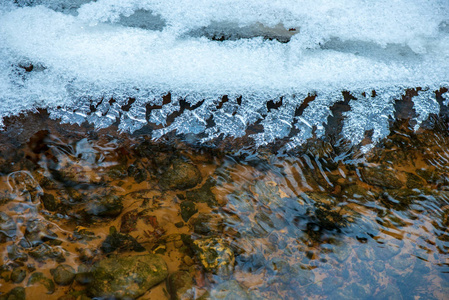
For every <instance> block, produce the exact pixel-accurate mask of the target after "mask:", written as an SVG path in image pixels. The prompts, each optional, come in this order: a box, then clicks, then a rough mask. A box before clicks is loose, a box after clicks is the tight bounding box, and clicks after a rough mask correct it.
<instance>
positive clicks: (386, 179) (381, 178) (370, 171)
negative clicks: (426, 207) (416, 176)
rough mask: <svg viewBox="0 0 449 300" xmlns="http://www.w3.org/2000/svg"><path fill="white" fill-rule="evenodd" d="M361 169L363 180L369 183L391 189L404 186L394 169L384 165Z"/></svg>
mask: <svg viewBox="0 0 449 300" xmlns="http://www.w3.org/2000/svg"><path fill="white" fill-rule="evenodd" d="M360 171H361V174H362V178H363V180H364V181H365V182H367V183H368V184H371V185H376V186H380V187H385V188H389V189H398V188H401V187H402V186H403V183H402V182H401V181H400V180H399V179H398V178H397V177H396V174H395V171H394V170H389V169H387V168H384V167H366V168H363V169H361V170H360Z"/></svg>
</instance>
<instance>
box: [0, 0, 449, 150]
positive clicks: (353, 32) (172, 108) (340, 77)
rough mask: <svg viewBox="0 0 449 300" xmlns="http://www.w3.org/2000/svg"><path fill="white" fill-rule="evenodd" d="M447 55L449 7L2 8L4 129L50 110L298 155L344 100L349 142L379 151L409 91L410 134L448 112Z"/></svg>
mask: <svg viewBox="0 0 449 300" xmlns="http://www.w3.org/2000/svg"><path fill="white" fill-rule="evenodd" d="M448 58H449V2H448V1H446V0H396V1H391V0H377V1H370V0H341V1H331V0H304V1H301V3H298V1H296V0H279V1H252V0H245V1H243V0H215V1H204V0H165V1H156V0H97V1H90V0H3V1H2V2H1V3H0V120H2V119H3V118H4V117H8V116H12V115H17V114H19V113H21V112H25V111H33V110H35V109H37V108H46V109H48V110H49V111H50V113H51V117H53V118H60V119H61V121H62V122H66V123H77V124H81V123H83V122H86V121H87V122H90V123H93V124H94V125H95V126H96V127H97V128H104V127H108V126H110V125H112V124H116V123H118V126H119V129H120V130H122V131H128V132H134V131H135V130H138V129H140V128H142V127H143V126H144V125H146V124H147V123H148V122H149V123H154V124H156V125H159V126H160V129H157V130H154V131H153V132H152V135H153V137H154V138H160V137H162V136H164V135H165V134H167V133H169V132H172V131H174V132H176V133H178V134H195V135H199V138H200V139H201V140H202V141H208V140H213V139H215V138H218V137H242V136H245V135H247V134H248V128H249V127H250V126H252V125H258V126H260V127H261V128H263V130H262V131H261V132H258V133H254V134H252V133H250V134H249V136H250V137H252V138H253V139H254V141H255V144H256V145H257V146H261V145H266V144H269V143H273V142H275V141H276V140H277V139H285V138H287V139H289V142H288V143H287V146H286V147H287V149H291V148H294V147H297V146H299V145H302V144H303V143H304V142H305V141H306V140H307V139H309V138H311V137H321V136H323V135H324V133H325V126H326V124H327V120H328V117H329V116H331V109H330V108H331V106H332V105H334V104H335V103H337V102H339V101H342V100H343V97H342V91H349V92H350V93H351V95H352V96H353V97H354V98H356V99H353V100H351V101H350V102H349V105H350V107H351V109H350V110H349V111H348V112H346V113H345V114H344V117H345V120H344V124H343V129H342V134H343V136H344V137H345V138H347V139H348V140H350V141H352V142H353V143H354V144H358V143H360V142H362V140H364V139H365V136H366V133H367V131H370V132H372V133H371V136H370V138H371V141H372V142H373V143H376V142H378V141H379V140H380V139H382V138H383V137H385V136H386V135H387V134H388V133H389V123H390V120H391V119H392V118H394V102H395V100H400V99H401V97H402V95H403V94H404V93H405V90H406V89H408V88H417V87H420V88H421V90H420V92H419V93H418V95H417V96H415V97H413V98H412V101H413V103H414V110H415V113H416V115H415V118H414V122H415V125H414V129H415V130H416V129H418V128H419V127H420V125H421V124H422V122H424V121H425V120H426V119H427V118H428V117H429V115H430V114H437V113H438V112H439V110H440V107H439V103H438V102H437V100H436V97H435V91H437V90H439V89H440V88H442V87H446V88H447V87H448V84H447V80H448V78H449V60H448ZM373 91H375V93H374V94H373ZM168 93H170V97H169V98H170V101H166V102H164V100H163V98H164V96H165V98H167V96H166V95H167V94H168ZM307 97H313V100H311V101H310V102H308V103H304V100H305V99H306V98H307ZM442 97H443V99H445V100H444V101H443V104H444V105H448V104H449V100H448V99H449V97H448V96H447V93H446V94H443V95H442ZM304 104H305V105H304ZM168 119H171V121H170V122H168V121H167V120H168ZM0 125H2V124H1V123H0ZM369 147H370V146H369V145H368V146H366V147H365V150H366V151H367V150H369Z"/></svg>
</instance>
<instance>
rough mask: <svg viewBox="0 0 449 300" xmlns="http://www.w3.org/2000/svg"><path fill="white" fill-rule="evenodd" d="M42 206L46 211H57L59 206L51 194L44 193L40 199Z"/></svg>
mask: <svg viewBox="0 0 449 300" xmlns="http://www.w3.org/2000/svg"><path fill="white" fill-rule="evenodd" d="M41 201H42V204H44V207H45V209H46V210H48V211H57V210H58V207H59V205H60V203H59V201H58V200H57V199H56V198H55V196H53V195H52V194H48V193H44V194H43V195H42V197H41Z"/></svg>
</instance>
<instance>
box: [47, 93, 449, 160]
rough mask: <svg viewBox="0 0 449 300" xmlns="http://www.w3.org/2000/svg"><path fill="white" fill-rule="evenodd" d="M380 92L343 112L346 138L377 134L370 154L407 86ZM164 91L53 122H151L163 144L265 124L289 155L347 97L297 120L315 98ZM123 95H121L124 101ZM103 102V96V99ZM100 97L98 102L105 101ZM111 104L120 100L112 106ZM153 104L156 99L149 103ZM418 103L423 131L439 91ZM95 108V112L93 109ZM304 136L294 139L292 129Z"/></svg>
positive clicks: (77, 110) (330, 98)
mask: <svg viewBox="0 0 449 300" xmlns="http://www.w3.org/2000/svg"><path fill="white" fill-rule="evenodd" d="M373 90H375V89H366V90H358V91H353V92H352V93H351V95H352V96H354V97H355V98H356V99H352V100H350V101H349V106H350V110H349V111H347V112H344V113H343V116H344V120H343V129H342V136H343V137H344V138H346V139H347V140H349V141H350V142H351V143H352V144H354V145H358V144H360V143H361V142H362V140H363V139H364V138H365V133H366V132H367V131H369V130H372V131H373V133H372V135H371V137H370V138H371V144H368V145H364V146H363V147H362V149H361V150H362V151H363V152H367V151H369V150H370V149H371V148H372V147H373V146H374V145H375V144H377V143H378V142H379V141H380V140H381V139H382V138H384V137H386V136H387V135H388V134H389V133H390V129H389V125H390V121H391V120H393V119H394V113H395V108H394V104H395V101H396V100H400V99H401V98H402V95H403V94H404V90H405V89H404V88H403V87H395V88H391V89H388V90H384V91H381V92H376V95H375V96H374V97H373V96H372V91H373ZM165 94H166V93H162V92H157V91H153V92H147V93H146V94H144V95H140V97H136V100H135V102H134V103H132V104H131V105H130V107H129V109H127V110H123V109H122V108H123V107H124V106H125V105H127V104H128V102H129V98H126V97H125V96H123V94H119V93H117V94H115V95H114V94H112V95H108V97H106V96H102V97H99V98H101V99H102V100H98V101H94V100H90V99H92V96H91V97H87V96H86V97H85V98H83V99H79V100H78V101H76V102H72V103H71V104H69V105H66V106H64V107H62V108H54V107H53V108H49V112H50V117H51V118H53V119H60V120H61V122H62V123H70V124H79V125H81V124H82V123H83V122H88V123H91V124H93V125H94V126H95V128H96V129H101V128H106V127H109V126H111V125H113V124H114V123H116V122H117V121H118V122H119V123H118V128H119V130H120V131H122V132H129V133H133V132H135V131H136V130H139V129H141V128H142V127H143V126H144V125H146V124H147V123H148V122H149V123H153V124H156V125H160V126H162V128H160V129H156V130H154V131H153V132H152V134H151V135H152V138H153V139H160V138H162V137H163V136H165V135H166V134H168V133H170V132H173V131H175V132H176V134H178V135H181V134H194V135H199V134H202V135H203V136H205V137H201V138H200V142H202V143H204V142H207V141H211V140H214V139H216V138H219V137H221V138H226V137H232V138H238V137H243V136H245V135H247V128H248V126H250V125H254V124H256V123H259V124H260V125H261V126H262V127H263V131H262V132H259V133H255V134H249V135H248V136H249V137H251V138H252V139H253V140H254V142H255V145H256V147H260V146H264V145H267V144H270V143H273V142H275V141H276V140H278V139H283V138H289V141H288V142H287V144H286V145H285V146H284V147H283V150H287V151H288V150H291V149H293V148H295V147H298V146H301V145H303V144H304V143H305V142H306V141H307V140H308V139H310V138H312V137H315V138H321V137H323V136H324V134H325V126H326V124H327V120H328V117H330V116H332V111H331V107H332V106H333V105H334V104H335V103H337V102H341V101H343V95H342V93H341V92H330V93H322V94H318V95H316V94H313V93H312V96H313V97H315V98H314V99H313V100H312V101H311V102H310V103H308V104H307V106H306V108H305V109H304V111H303V112H302V114H301V115H299V116H296V115H295V114H296V111H297V109H298V108H299V107H300V106H301V104H303V101H304V99H305V98H306V97H308V96H310V95H311V93H302V94H299V93H297V94H293V95H288V96H280V95H277V96H275V97H271V98H270V97H267V95H260V94H250V95H245V96H241V95H236V94H235V95H233V94H228V95H227V101H223V98H222V95H203V94H187V95H185V96H183V94H182V93H181V92H180V93H172V94H171V99H172V100H171V101H170V102H169V103H167V104H165V105H164V104H163V100H162V99H163V96H164V95H165ZM119 95H121V96H119ZM97 97H98V95H97ZM442 97H443V99H444V101H443V104H444V105H446V106H449V92H445V93H443V94H442ZM99 98H97V99H99ZM110 99H114V100H113V101H110ZM148 99H152V100H148ZM181 100H183V101H186V103H188V105H190V107H193V108H192V109H184V111H183V112H182V113H181V114H180V115H178V116H177V117H175V118H174V120H173V122H172V123H171V124H168V125H167V118H168V116H169V115H171V114H173V113H175V112H177V113H180V111H181V105H180V101H181ZM270 100H271V101H273V103H275V104H276V103H279V102H280V101H282V105H279V107H278V108H273V109H268V107H267V103H268V101H270ZM412 101H413V103H414V110H415V117H414V118H413V121H414V122H415V125H414V127H413V129H414V130H415V131H416V130H418V129H419V128H420V126H421V124H422V122H424V121H425V120H426V119H427V118H428V117H429V115H430V114H438V113H439V111H440V105H439V103H438V102H437V100H436V96H435V92H434V90H433V89H430V88H424V89H422V90H420V91H418V95H417V96H414V97H412ZM148 104H150V105H153V106H155V107H156V108H154V109H151V111H150V114H149V116H148V120H147V109H146V106H147V105H148ZM92 106H94V107H95V109H94V110H92ZM293 128H294V129H296V131H298V133H296V134H295V135H293V136H290V135H291V131H292V129H293Z"/></svg>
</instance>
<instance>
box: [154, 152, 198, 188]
mask: <svg viewBox="0 0 449 300" xmlns="http://www.w3.org/2000/svg"><path fill="white" fill-rule="evenodd" d="M201 180H202V178H201V173H200V170H198V168H197V167H196V166H195V165H194V164H191V163H188V162H185V161H183V160H180V159H177V160H175V161H173V163H172V165H171V166H170V167H169V168H168V169H167V170H166V171H165V172H164V173H162V176H161V178H160V179H159V185H160V186H161V188H163V189H164V190H186V189H190V188H193V187H195V186H196V185H198V184H199V183H200V182H201Z"/></svg>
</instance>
